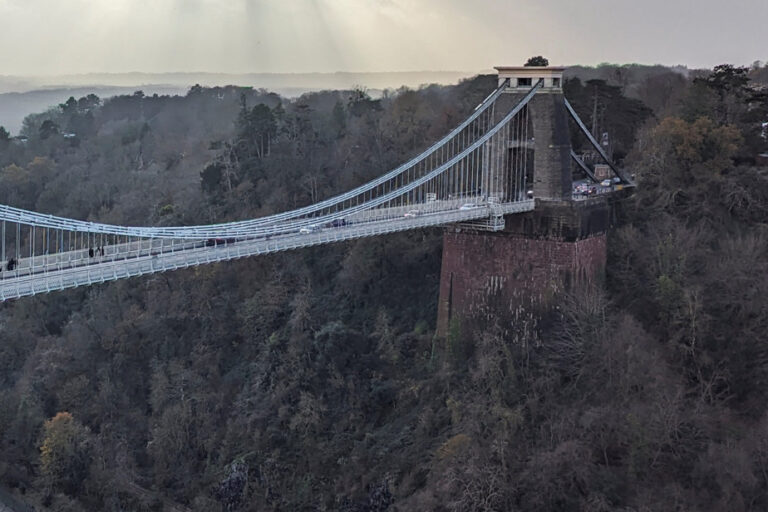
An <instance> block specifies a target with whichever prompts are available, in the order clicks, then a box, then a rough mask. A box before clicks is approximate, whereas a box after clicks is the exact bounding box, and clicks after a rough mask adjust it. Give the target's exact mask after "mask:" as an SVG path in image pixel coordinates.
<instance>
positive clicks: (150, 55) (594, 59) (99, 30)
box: [0, 0, 768, 75]
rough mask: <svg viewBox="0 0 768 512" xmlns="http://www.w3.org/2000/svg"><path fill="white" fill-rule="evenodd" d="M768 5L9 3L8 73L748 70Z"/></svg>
mask: <svg viewBox="0 0 768 512" xmlns="http://www.w3.org/2000/svg"><path fill="white" fill-rule="evenodd" d="M766 19H768V2H765V1H764V0H741V1H740V2H738V3H734V4H733V5H729V6H727V7H725V6H724V4H722V2H720V1H719V0H718V1H714V0H698V1H693V0H676V1H669V0H645V1H643V2H638V1H636V0H631V1H630V0H613V1H612V2H606V1H604V0H582V1H581V2H573V1H570V0H569V1H566V0H536V1H534V0H473V1H472V2H469V1H466V0H420V1H416V0H98V1H97V0H67V1H61V0H0V69H1V70H2V72H3V73H4V74H37V75H40V74H45V75H51V74H66V73H83V72H105V71H106V72H122V71H134V70H136V71H151V72H160V71H218V72H247V71H274V72H290V71H295V72H307V71H338V70H347V71H384V70H425V69H443V70H445V69H450V70H466V71H475V70H482V69H489V68H490V67H491V66H493V65H496V64H516V63H521V62H524V61H525V59H526V58H527V57H529V56H531V55H538V54H544V55H546V56H548V57H549V59H550V61H552V62H553V63H560V64H569V63H587V64H596V63H599V62H603V61H613V62H644V63H656V62H659V63H666V64H676V63H682V64H691V65H695V66H712V65H714V64H717V63H720V62H725V61H729V62H735V63H748V62H751V61H752V60H755V59H758V58H763V59H765V58H766V57H768V55H766V54H765V53H766V50H765V48H767V47H768V31H766V30H764V28H763V27H762V24H763V23H764V20H766Z"/></svg>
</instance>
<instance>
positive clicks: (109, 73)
mask: <svg viewBox="0 0 768 512" xmlns="http://www.w3.org/2000/svg"><path fill="white" fill-rule="evenodd" d="M545 57H546V56H545ZM754 62H761V63H763V61H762V60H761V59H755V60H753V61H752V62H749V63H738V62H720V63H719V64H732V65H734V66H746V67H750V66H751V65H752V64H753V63H754ZM523 64H524V63H517V62H499V63H497V64H494V66H522V65H523ZM719 64H715V65H713V66H710V67H701V66H695V65H689V64H683V63H678V64H663V63H658V62H657V63H653V64H649V63H643V62H600V63H598V64H579V63H572V64H559V63H552V64H551V65H552V66H556V67H565V68H572V67H582V68H599V67H603V66H619V67H629V66H641V67H643V66H644V67H657V66H659V67H665V68H685V69H691V70H698V69H712V67H714V66H717V65H719ZM494 66H490V67H488V68H484V69H478V70H474V71H472V70H466V69H465V70H462V69H429V68H425V69H400V70H378V71H356V70H335V71H209V70H192V71H189V70H171V71H140V70H132V71H83V72H75V73H35V74H19V73H0V78H55V77H79V76H93V75H107V76H125V75H233V76H241V75H289V76H290V75H344V74H349V75H378V74H381V75H384V74H412V73H438V74H439V73H445V74H460V73H468V74H473V73H474V74H478V73H483V72H488V73H493V72H495V70H494Z"/></svg>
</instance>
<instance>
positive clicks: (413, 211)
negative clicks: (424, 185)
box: [403, 210, 421, 219]
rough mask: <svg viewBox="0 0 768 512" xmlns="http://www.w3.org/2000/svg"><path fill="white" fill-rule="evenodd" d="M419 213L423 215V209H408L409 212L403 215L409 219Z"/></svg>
mask: <svg viewBox="0 0 768 512" xmlns="http://www.w3.org/2000/svg"><path fill="white" fill-rule="evenodd" d="M419 215H421V211H420V210H408V211H407V212H405V215H403V217H405V218H406V219H408V218H412V217H418V216H419Z"/></svg>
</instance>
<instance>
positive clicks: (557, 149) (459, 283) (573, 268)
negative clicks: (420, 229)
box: [437, 66, 611, 335]
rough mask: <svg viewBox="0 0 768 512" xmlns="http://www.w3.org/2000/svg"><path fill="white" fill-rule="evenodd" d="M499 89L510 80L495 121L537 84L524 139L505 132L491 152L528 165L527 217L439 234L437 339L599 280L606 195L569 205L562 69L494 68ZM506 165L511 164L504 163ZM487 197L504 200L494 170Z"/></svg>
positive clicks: (504, 186)
mask: <svg viewBox="0 0 768 512" xmlns="http://www.w3.org/2000/svg"><path fill="white" fill-rule="evenodd" d="M496 69H497V70H498V73H499V84H500V85H501V83H503V82H504V81H505V80H506V79H509V80H510V83H509V86H508V89H507V90H506V91H505V92H504V94H502V95H501V96H500V97H499V99H498V100H497V104H496V107H495V109H496V110H495V112H494V116H495V121H497V122H498V121H499V120H500V119H502V118H503V117H504V116H505V115H506V114H507V113H508V112H509V111H510V110H511V109H512V108H514V106H515V105H516V104H517V103H518V102H519V100H520V99H522V98H523V97H524V96H525V95H526V94H527V93H528V92H529V91H530V88H531V86H532V85H534V84H536V83H537V82H538V81H539V80H542V81H543V86H542V87H541V88H540V89H539V90H538V91H537V93H536V95H535V96H534V97H533V98H532V100H531V101H530V102H529V104H528V106H527V107H525V108H528V109H529V112H528V116H527V117H528V119H529V120H530V121H529V126H528V127H527V130H523V133H525V134H526V135H525V137H522V136H521V135H520V134H519V133H511V135H510V137H509V139H510V140H508V141H507V143H505V144H504V147H498V146H497V147H491V148H489V152H490V154H491V155H493V154H497V153H495V152H498V151H510V152H520V151H524V152H526V153H527V155H530V153H531V152H533V158H528V160H529V161H532V162H533V164H532V165H530V164H529V166H530V167H531V169H530V172H528V174H529V178H528V181H527V182H526V191H525V193H526V194H527V195H529V196H530V195H531V192H532V195H533V198H534V200H535V209H534V211H532V212H528V213H522V214H514V215H508V216H506V217H505V219H504V228H503V229H501V230H492V229H483V228H482V227H478V226H471V225H462V224H457V225H453V226H450V227H447V228H446V229H445V233H444V237H443V261H442V269H441V277H440V298H439V302H438V321H437V333H438V335H445V334H446V333H447V332H448V329H449V326H450V325H451V324H452V323H453V322H455V321H457V322H458V323H460V324H465V325H466V323H468V321H469V323H471V322H472V321H473V320H475V321H478V320H479V321H480V323H482V321H483V319H484V318H485V317H487V316H488V315H489V314H490V313H491V311H493V312H494V313H495V314H501V315H505V314H508V315H510V317H514V315H515V312H516V311H519V310H520V307H529V306H533V307H537V306H546V305H547V303H549V302H550V301H551V299H552V297H553V296H554V295H555V294H557V293H558V292H560V291H562V290H564V289H565V288H566V287H567V286H568V285H569V283H574V282H583V281H584V280H591V279H595V278H599V276H600V275H601V274H602V273H603V271H604V267H605V262H606V256H607V250H606V232H607V230H608V227H609V223H610V219H611V212H610V207H609V203H608V200H607V198H605V197H595V198H590V199H581V198H580V199H579V200H574V198H573V192H572V187H573V184H572V168H571V144H570V133H569V121H568V119H569V117H568V112H567V110H566V107H565V100H564V97H563V89H562V80H563V78H562V77H563V71H564V68H560V67H501V66H500V67H497V68H496ZM508 160H513V159H511V158H510V159H508ZM494 175H495V176H496V177H495V178H494V179H495V180H496V182H495V183H493V184H492V185H491V187H492V189H493V193H494V194H499V195H503V196H507V197H508V196H509V191H508V188H509V182H508V181H507V179H506V178H505V176H504V173H503V172H496V173H494Z"/></svg>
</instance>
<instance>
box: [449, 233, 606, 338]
mask: <svg viewBox="0 0 768 512" xmlns="http://www.w3.org/2000/svg"><path fill="white" fill-rule="evenodd" d="M606 258H607V237H606V233H605V232H601V233H595V234H591V235H588V236H585V237H583V238H578V239H575V240H566V239H554V238H537V237H532V236H528V235H524V234H517V233H509V232H498V233H490V232H479V231H470V230H457V229H448V230H446V232H445V234H444V238H443V262H442V270H441V275H440V298H439V302H438V321H437V334H438V336H445V335H446V333H447V332H448V328H449V326H450V324H451V321H452V320H453V319H454V318H458V319H459V321H460V322H464V321H467V320H474V321H482V319H483V318H484V317H486V316H488V315H490V314H494V315H500V316H507V315H508V316H509V318H514V317H515V316H516V315H517V314H518V313H519V310H520V308H521V307H522V308H526V307H538V306H545V307H546V305H547V304H549V303H550V302H551V300H552V298H553V297H554V296H555V295H556V294H558V293H560V292H562V291H564V290H565V289H566V288H567V286H569V285H570V284H578V283H583V282H585V281H589V280H592V279H599V278H600V277H601V276H602V275H603V273H604V269H605V264H606Z"/></svg>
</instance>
